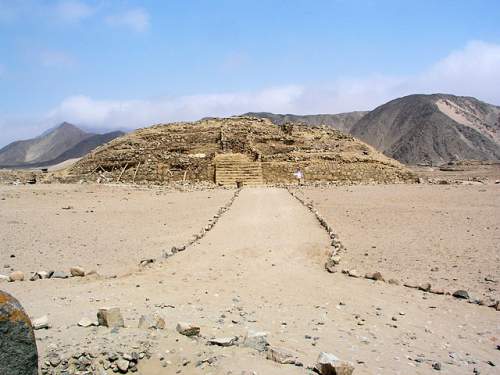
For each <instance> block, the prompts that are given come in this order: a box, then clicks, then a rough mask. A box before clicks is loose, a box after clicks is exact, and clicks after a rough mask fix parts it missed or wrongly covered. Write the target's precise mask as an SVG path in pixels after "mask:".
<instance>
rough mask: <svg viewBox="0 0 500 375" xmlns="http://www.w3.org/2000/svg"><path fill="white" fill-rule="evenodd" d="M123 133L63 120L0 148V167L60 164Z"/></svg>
mask: <svg viewBox="0 0 500 375" xmlns="http://www.w3.org/2000/svg"><path fill="white" fill-rule="evenodd" d="M123 134H124V133H123V132H121V131H116V132H110V133H106V134H94V133H88V132H85V131H83V130H81V129H80V128H78V127H77V126H75V125H73V124H70V123H67V122H63V123H62V124H60V125H59V126H57V127H55V128H52V129H49V130H48V131H45V132H44V133H42V134H41V135H39V136H38V137H35V138H32V139H27V140H22V141H15V142H12V143H10V144H8V145H7V146H5V147H4V148H2V149H0V167H7V168H26V167H41V166H47V165H53V164H57V163H60V162H63V161H65V160H68V159H72V158H79V157H81V156H83V155H85V154H86V153H88V152H89V151H90V150H92V149H94V148H95V147H97V146H99V145H101V144H103V143H106V142H109V141H110V140H112V139H114V138H116V137H119V136H121V135H123Z"/></svg>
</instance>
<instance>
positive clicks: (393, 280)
mask: <svg viewBox="0 0 500 375" xmlns="http://www.w3.org/2000/svg"><path fill="white" fill-rule="evenodd" d="M388 283H389V284H391V285H399V281H398V280H396V279H389V281H388Z"/></svg>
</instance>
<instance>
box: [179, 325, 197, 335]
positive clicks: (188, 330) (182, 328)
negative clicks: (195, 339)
mask: <svg viewBox="0 0 500 375" xmlns="http://www.w3.org/2000/svg"><path fill="white" fill-rule="evenodd" d="M176 329H177V332H179V333H180V334H181V335H184V336H198V335H199V334H200V327H198V326H195V325H193V324H191V323H185V322H179V323H177V327H176Z"/></svg>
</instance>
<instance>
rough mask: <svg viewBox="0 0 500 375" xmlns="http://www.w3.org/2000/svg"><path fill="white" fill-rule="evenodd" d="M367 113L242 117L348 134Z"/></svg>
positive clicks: (260, 113)
mask: <svg viewBox="0 0 500 375" xmlns="http://www.w3.org/2000/svg"><path fill="white" fill-rule="evenodd" d="M367 113H368V112H367V111H355V112H346V113H338V114H320V115H292V114H286V115H281V114H277V113H270V112H248V113H245V114H244V115H243V116H250V117H258V118H267V119H269V120H271V122H273V123H274V124H276V125H283V124H285V123H287V122H296V123H297V122H299V123H302V124H306V125H311V126H323V125H324V126H329V127H331V128H334V129H337V130H340V131H343V132H345V133H349V131H350V130H351V128H352V126H353V125H354V124H355V123H356V122H358V121H359V120H360V119H361V118H362V117H363V116H364V115H365V114H367Z"/></svg>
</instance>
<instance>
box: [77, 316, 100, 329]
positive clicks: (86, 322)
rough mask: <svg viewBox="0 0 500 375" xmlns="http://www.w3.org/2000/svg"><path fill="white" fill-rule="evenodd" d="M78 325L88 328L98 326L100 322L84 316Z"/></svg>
mask: <svg viewBox="0 0 500 375" xmlns="http://www.w3.org/2000/svg"><path fill="white" fill-rule="evenodd" d="M78 325H79V326H80V327H85V328H86V327H92V326H97V325H98V323H97V322H95V321H92V320H90V319H89V318H82V319H80V321H79V322H78Z"/></svg>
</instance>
